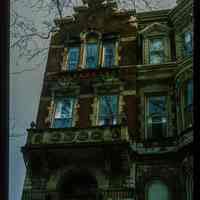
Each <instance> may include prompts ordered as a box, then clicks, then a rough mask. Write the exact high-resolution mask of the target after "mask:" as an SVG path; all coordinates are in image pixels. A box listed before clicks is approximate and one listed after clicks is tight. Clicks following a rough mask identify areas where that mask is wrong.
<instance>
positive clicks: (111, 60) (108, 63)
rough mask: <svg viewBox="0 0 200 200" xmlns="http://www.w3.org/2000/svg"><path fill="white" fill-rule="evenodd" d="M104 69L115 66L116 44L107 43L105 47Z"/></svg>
mask: <svg viewBox="0 0 200 200" xmlns="http://www.w3.org/2000/svg"><path fill="white" fill-rule="evenodd" d="M103 52H104V60H103V67H112V66H113V65H114V64H115V44H114V43H105V44H104V47H103Z"/></svg>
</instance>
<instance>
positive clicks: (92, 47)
mask: <svg viewBox="0 0 200 200" xmlns="http://www.w3.org/2000/svg"><path fill="white" fill-rule="evenodd" d="M97 64H98V47H97V44H96V43H88V44H87V46H86V66H87V68H90V69H94V68H96V67H97Z"/></svg>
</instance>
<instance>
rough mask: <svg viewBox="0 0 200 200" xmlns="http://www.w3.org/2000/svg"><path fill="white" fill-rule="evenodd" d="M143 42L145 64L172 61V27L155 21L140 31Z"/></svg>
mask: <svg viewBox="0 0 200 200" xmlns="http://www.w3.org/2000/svg"><path fill="white" fill-rule="evenodd" d="M140 34H141V35H142V43H143V47H142V48H143V64H162V63H166V62H170V60H171V56H170V55H171V50H170V37H169V36H170V28H169V27H168V26H166V25H164V24H161V23H157V22H155V23H153V24H151V25H149V26H147V27H145V28H144V29H143V30H141V31H140Z"/></svg>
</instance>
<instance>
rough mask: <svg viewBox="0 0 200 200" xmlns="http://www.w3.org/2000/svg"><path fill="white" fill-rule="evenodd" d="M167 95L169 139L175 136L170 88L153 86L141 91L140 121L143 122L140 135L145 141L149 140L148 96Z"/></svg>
mask: <svg viewBox="0 0 200 200" xmlns="http://www.w3.org/2000/svg"><path fill="white" fill-rule="evenodd" d="M155 94H156V95H157V94H161V95H165V96H166V97H167V112H168V113H167V131H166V133H167V137H170V136H172V135H173V133H172V119H171V117H170V116H171V113H172V111H171V100H170V91H169V88H168V87H158V86H157V85H152V86H149V87H144V88H141V89H140V95H141V102H140V109H141V113H140V115H139V120H140V122H141V127H140V130H139V131H140V134H141V138H142V139H144V140H148V136H147V122H146V119H147V117H146V100H147V97H148V96H151V95H155Z"/></svg>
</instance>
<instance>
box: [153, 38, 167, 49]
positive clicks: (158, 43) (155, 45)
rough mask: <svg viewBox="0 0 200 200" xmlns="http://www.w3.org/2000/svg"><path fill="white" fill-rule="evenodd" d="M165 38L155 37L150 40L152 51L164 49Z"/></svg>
mask: <svg viewBox="0 0 200 200" xmlns="http://www.w3.org/2000/svg"><path fill="white" fill-rule="evenodd" d="M163 49H164V48H163V40H162V39H153V40H150V51H160V50H163Z"/></svg>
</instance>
